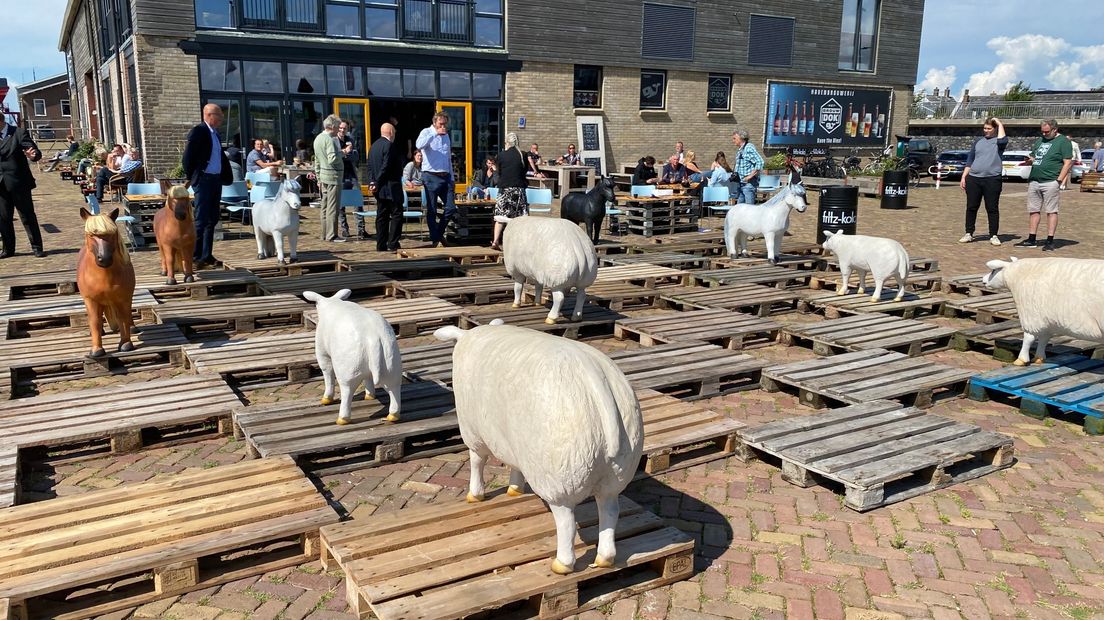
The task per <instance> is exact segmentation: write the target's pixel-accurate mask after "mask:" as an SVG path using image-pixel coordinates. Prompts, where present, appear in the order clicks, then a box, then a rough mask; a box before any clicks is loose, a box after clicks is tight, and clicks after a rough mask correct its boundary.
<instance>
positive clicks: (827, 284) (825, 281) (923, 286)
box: [809, 271, 943, 292]
mask: <svg viewBox="0 0 1104 620" xmlns="http://www.w3.org/2000/svg"><path fill="white" fill-rule="evenodd" d="M851 275H852V277H850V278H848V280H847V282H848V287H851V286H858V281H859V278H858V276H857V275H856V274H851ZM870 281H871V278H870V275H869V274H867V282H870ZM889 282H892V283H893V284H896V283H897V280H896V279H893V278H891V279H890V280H889ZM839 285H840V272H839V271H814V272H813V273H812V278H811V279H810V280H809V288H811V289H813V290H820V289H825V290H830V291H834V290H837V289H838V288H839ZM905 286H906V287H908V288H911V289H912V290H914V291H940V290H942V288H943V274H942V273H940V272H938V271H910V272H909V274H908V275H907V276H905ZM871 292H873V289H871Z"/></svg>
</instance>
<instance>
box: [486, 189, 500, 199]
mask: <svg viewBox="0 0 1104 620" xmlns="http://www.w3.org/2000/svg"><path fill="white" fill-rule="evenodd" d="M487 198H488V199H489V200H497V199H498V188H497V187H488V188H487Z"/></svg>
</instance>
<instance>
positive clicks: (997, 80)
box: [963, 62, 1023, 96]
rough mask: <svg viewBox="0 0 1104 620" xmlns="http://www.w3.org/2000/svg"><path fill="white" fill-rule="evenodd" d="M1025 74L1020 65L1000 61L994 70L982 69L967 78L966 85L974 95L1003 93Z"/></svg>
mask: <svg viewBox="0 0 1104 620" xmlns="http://www.w3.org/2000/svg"><path fill="white" fill-rule="evenodd" d="M1022 75H1023V72H1022V70H1021V68H1020V67H1018V66H1016V65H1015V64H1013V63H1010V62H1002V63H999V64H998V65H997V66H996V67H993V69H992V71H980V72H978V73H974V74H972V75H971V76H970V79H969V80H967V82H966V86H964V87H963V88H965V89H968V90H969V91H970V94H972V95H975V96H976V95H988V94H990V93H998V94H999V93H1003V92H1006V91H1007V90H1008V89H1009V88H1011V87H1012V86H1013V85H1014V84H1015V83H1016V82H1018V81H1019V80H1020V79H1021V77H1020V76H1022Z"/></svg>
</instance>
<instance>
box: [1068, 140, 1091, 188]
mask: <svg viewBox="0 0 1104 620" xmlns="http://www.w3.org/2000/svg"><path fill="white" fill-rule="evenodd" d="M1081 153H1082V152H1081V147H1080V146H1078V144H1077V143H1076V142H1073V166H1072V167H1071V168H1070V180H1071V181H1076V182H1078V183H1080V182H1081V175H1083V174H1085V173H1086V172H1090V170H1089V161H1092V155H1089V159H1087V160H1086V159H1085V158H1084V156H1083V155H1082V154H1081Z"/></svg>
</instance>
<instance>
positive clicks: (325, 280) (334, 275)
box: [261, 271, 395, 297]
mask: <svg viewBox="0 0 1104 620" xmlns="http://www.w3.org/2000/svg"><path fill="white" fill-rule="evenodd" d="M394 284H395V281H394V280H392V279H391V278H389V277H387V276H384V275H380V274H378V273H376V272H374V271H331V272H329V273H305V274H302V275H298V276H279V277H274V278H265V279H264V281H263V282H261V288H262V289H263V290H264V292H265V294H266V295H280V294H284V295H295V296H297V297H302V296H303V291H314V292H315V293H318V294H319V295H323V296H326V297H329V296H331V295H333V294H334V293H336V292H338V291H340V290H341V289H346V288H347V289H349V290H350V291H352V292H353V296H354V297H368V296H373V295H386V294H388V293H389V292H390V289H391V287H392V286H394Z"/></svg>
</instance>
